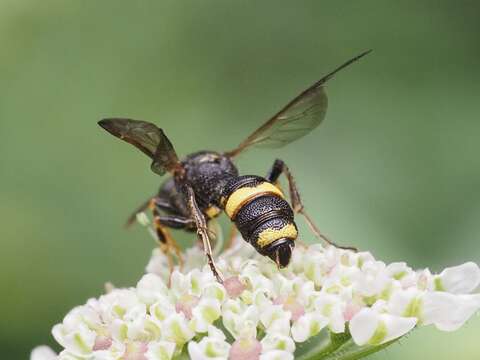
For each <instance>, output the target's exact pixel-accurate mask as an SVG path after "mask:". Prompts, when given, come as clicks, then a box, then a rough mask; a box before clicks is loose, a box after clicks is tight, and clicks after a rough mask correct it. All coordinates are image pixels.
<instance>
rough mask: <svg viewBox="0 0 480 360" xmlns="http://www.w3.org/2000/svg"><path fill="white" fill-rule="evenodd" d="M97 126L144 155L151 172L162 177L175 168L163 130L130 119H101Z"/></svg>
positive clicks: (176, 161) (173, 158)
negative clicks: (148, 160)
mask: <svg viewBox="0 0 480 360" xmlns="http://www.w3.org/2000/svg"><path fill="white" fill-rule="evenodd" d="M98 124H99V125H100V126H101V127H102V128H104V129H105V130H107V131H108V132H109V133H110V134H112V135H114V136H116V137H118V138H119V139H122V140H123V141H126V142H128V143H130V144H132V145H133V146H135V147H136V148H137V149H139V150H141V151H142V152H143V153H144V154H146V155H147V156H148V157H150V158H151V159H152V160H153V162H152V165H151V168H152V171H153V172H155V173H157V174H159V175H163V174H165V172H166V171H171V170H173V169H174V168H175V166H177V165H178V164H179V163H178V157H177V154H176V153H175V150H174V149H173V146H172V143H171V142H170V140H168V138H167V136H166V135H165V134H164V132H163V130H162V129H160V128H158V127H157V126H156V125H154V124H152V123H149V122H146V121H141V120H132V119H119V118H111V119H103V120H101V121H99V122H98Z"/></svg>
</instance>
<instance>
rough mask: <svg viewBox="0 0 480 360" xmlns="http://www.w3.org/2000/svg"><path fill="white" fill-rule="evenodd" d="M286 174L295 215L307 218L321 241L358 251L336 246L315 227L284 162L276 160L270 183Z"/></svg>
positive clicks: (269, 176) (269, 179)
mask: <svg viewBox="0 0 480 360" xmlns="http://www.w3.org/2000/svg"><path fill="white" fill-rule="evenodd" d="M282 173H283V174H285V176H286V177H287V180H288V187H289V190H290V201H291V202H292V208H293V211H294V212H295V213H300V214H302V215H303V217H304V218H305V221H306V222H307V224H308V226H309V227H310V230H312V232H313V233H314V234H315V235H316V236H317V237H318V238H319V239H321V240H323V241H325V242H326V243H328V244H330V245H333V246H335V247H337V248H340V249H346V250H353V251H356V250H357V249H356V248H354V247H350V246H339V245H337V244H335V243H334V242H333V241H332V240H330V239H329V238H328V237H327V236H325V235H323V234H322V233H321V232H320V229H319V228H318V227H317V226H316V225H315V223H314V222H313V220H312V219H311V217H310V216H309V215H308V213H307V212H306V211H305V208H304V206H303V203H302V200H301V199H300V194H299V193H298V189H297V185H296V184H295V180H294V179H293V176H292V174H291V173H290V170H289V169H288V167H287V165H286V164H285V163H284V162H283V161H282V160H279V159H277V160H275V162H274V164H273V166H272V169H271V170H270V172H269V173H268V174H267V177H266V178H267V180H268V181H270V182H271V183H275V182H276V181H277V180H278V178H279V176H280V175H281V174H282Z"/></svg>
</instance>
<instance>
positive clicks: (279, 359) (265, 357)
mask: <svg viewBox="0 0 480 360" xmlns="http://www.w3.org/2000/svg"><path fill="white" fill-rule="evenodd" d="M260 360H293V354H292V353H290V352H288V351H283V350H272V351H268V352H266V353H263V354H261V355H260Z"/></svg>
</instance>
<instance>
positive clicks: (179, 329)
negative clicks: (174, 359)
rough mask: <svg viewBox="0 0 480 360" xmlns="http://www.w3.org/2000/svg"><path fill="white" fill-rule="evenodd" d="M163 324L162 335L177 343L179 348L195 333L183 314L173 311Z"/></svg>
mask: <svg viewBox="0 0 480 360" xmlns="http://www.w3.org/2000/svg"><path fill="white" fill-rule="evenodd" d="M162 325H163V326H162V336H163V337H164V338H165V339H166V340H168V341H171V342H173V343H175V344H177V345H178V347H179V348H181V347H182V346H183V345H184V344H185V343H187V342H188V341H189V340H190V339H191V338H193V336H194V335H195V332H194V331H193V330H192V329H190V327H189V326H188V321H187V319H186V318H185V316H184V315H183V314H177V313H173V314H171V315H169V316H168V317H167V318H166V319H165V321H164V322H163V323H162Z"/></svg>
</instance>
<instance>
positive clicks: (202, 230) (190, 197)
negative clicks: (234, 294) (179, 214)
mask: <svg viewBox="0 0 480 360" xmlns="http://www.w3.org/2000/svg"><path fill="white" fill-rule="evenodd" d="M184 189H185V190H184V191H185V196H186V199H187V203H188V208H189V210H190V213H191V216H192V218H193V220H194V221H195V224H196V226H197V235H198V237H199V240H201V241H202V244H203V251H204V252H205V255H206V256H207V261H208V265H209V266H210V269H211V270H212V273H213V275H214V276H215V277H216V278H217V281H218V282H219V283H221V284H223V278H222V276H221V275H220V273H219V272H218V270H217V267H216V265H215V261H214V260H213V254H212V246H211V244H210V239H209V237H208V227H207V222H206V220H205V216H204V215H203V214H202V212H201V211H200V208H199V207H198V204H197V201H196V200H195V193H194V192H193V189H192V187H191V186H190V185H188V184H185V185H184Z"/></svg>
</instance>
